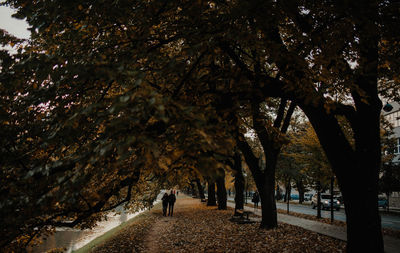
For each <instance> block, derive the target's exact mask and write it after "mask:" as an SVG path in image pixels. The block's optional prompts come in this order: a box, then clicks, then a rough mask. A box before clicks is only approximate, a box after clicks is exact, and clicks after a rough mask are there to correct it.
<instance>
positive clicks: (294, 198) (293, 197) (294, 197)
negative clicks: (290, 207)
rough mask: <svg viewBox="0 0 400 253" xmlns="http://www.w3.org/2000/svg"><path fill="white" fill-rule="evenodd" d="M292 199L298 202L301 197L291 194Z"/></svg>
mask: <svg viewBox="0 0 400 253" xmlns="http://www.w3.org/2000/svg"><path fill="white" fill-rule="evenodd" d="M290 199H291V200H298V199H299V195H298V194H290Z"/></svg>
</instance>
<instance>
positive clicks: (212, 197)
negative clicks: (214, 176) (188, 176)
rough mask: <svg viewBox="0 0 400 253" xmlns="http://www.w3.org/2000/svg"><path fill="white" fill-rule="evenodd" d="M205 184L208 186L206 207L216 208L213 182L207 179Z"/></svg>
mask: <svg viewBox="0 0 400 253" xmlns="http://www.w3.org/2000/svg"><path fill="white" fill-rule="evenodd" d="M207 184H208V199H207V206H216V205H217V199H216V198H215V181H213V180H211V179H209V180H208V182H207Z"/></svg>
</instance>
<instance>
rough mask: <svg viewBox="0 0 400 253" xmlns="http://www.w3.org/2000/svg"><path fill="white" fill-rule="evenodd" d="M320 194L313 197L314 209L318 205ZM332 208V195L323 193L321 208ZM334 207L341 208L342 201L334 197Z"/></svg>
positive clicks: (337, 209)
mask: <svg viewBox="0 0 400 253" xmlns="http://www.w3.org/2000/svg"><path fill="white" fill-rule="evenodd" d="M317 197H318V194H315V195H314V196H313V197H312V198H311V207H312V208H313V209H314V208H316V207H317V203H318V199H317ZM330 208H331V195H330V194H321V209H322V210H324V209H328V210H329V209H330ZM333 209H335V210H336V211H339V210H340V201H339V200H337V199H336V198H333Z"/></svg>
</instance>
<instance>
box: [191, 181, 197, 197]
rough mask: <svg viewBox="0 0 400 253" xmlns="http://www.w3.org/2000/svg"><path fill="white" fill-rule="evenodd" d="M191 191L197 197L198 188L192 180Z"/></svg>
mask: <svg viewBox="0 0 400 253" xmlns="http://www.w3.org/2000/svg"><path fill="white" fill-rule="evenodd" d="M190 193H191V195H192V196H193V197H197V192H196V188H195V187H194V184H193V183H192V182H191V183H190Z"/></svg>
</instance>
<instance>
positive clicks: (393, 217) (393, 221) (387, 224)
mask: <svg viewBox="0 0 400 253" xmlns="http://www.w3.org/2000/svg"><path fill="white" fill-rule="evenodd" d="M228 198H229V200H231V201H234V200H233V197H228ZM247 203H250V204H252V202H251V200H250V199H248V200H247ZM286 206H287V204H286V203H282V202H277V203H276V208H278V209H283V210H286ZM289 211H292V212H296V213H303V214H309V215H315V216H317V209H312V208H311V205H310V204H309V203H306V204H292V203H290V205H289ZM380 214H381V224H382V227H383V228H391V229H396V230H400V213H399V214H391V213H386V212H383V211H382V212H381V213H380ZM321 216H322V217H323V218H328V219H330V218H331V212H330V211H329V210H321ZM334 219H335V220H340V221H346V214H345V212H344V209H343V208H341V209H340V211H334Z"/></svg>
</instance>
